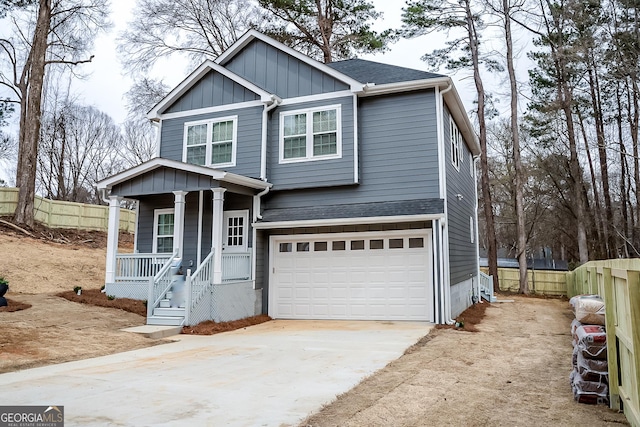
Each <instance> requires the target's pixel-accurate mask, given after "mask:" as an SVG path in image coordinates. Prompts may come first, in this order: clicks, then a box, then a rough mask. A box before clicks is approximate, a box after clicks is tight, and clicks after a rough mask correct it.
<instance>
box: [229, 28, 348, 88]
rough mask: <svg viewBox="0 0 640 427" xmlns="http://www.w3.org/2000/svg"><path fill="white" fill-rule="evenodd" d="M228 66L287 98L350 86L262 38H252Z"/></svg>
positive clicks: (244, 76)
mask: <svg viewBox="0 0 640 427" xmlns="http://www.w3.org/2000/svg"><path fill="white" fill-rule="evenodd" d="M224 66H225V68H227V69H228V70H230V71H231V72H233V73H235V74H237V75H239V76H241V77H243V78H245V79H246V80H248V81H250V82H252V83H254V84H255V85H257V86H259V87H260V88H262V89H264V90H266V91H267V92H269V93H273V94H276V95H278V96H279V97H280V98H283V99H285V98H293V97H298V96H308V95H317V94H320V93H328V92H337V91H340V90H348V89H349V86H348V85H347V84H345V83H343V82H341V81H339V80H336V79H335V78H333V77H331V76H330V75H328V74H326V73H323V72H322V71H320V70H318V69H316V68H314V67H311V66H310V65H308V64H306V63H304V62H302V61H300V60H299V59H297V58H295V57H293V56H291V55H289V54H287V53H285V52H282V51H281V50H278V49H276V48H274V47H273V46H271V45H269V44H267V43H265V42H263V41H261V40H253V41H252V42H250V43H249V44H248V45H247V46H245V47H244V49H242V51H241V52H239V53H238V54H236V55H235V56H234V57H233V58H232V59H231V60H230V61H229V62H227V63H226V64H224Z"/></svg>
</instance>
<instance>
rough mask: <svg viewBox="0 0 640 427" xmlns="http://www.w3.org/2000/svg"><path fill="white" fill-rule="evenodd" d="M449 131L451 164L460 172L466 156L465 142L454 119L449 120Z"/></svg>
mask: <svg viewBox="0 0 640 427" xmlns="http://www.w3.org/2000/svg"><path fill="white" fill-rule="evenodd" d="M449 129H450V132H449V138H450V139H451V163H452V164H453V166H455V167H456V169H458V170H460V163H462V162H463V161H464V156H463V155H462V147H463V146H464V140H463V139H462V134H461V133H460V130H458V126H456V123H455V122H454V121H453V118H450V119H449Z"/></svg>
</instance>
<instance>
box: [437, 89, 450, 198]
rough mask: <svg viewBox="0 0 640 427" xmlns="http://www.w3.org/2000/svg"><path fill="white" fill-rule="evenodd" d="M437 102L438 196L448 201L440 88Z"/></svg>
mask: <svg viewBox="0 0 640 427" xmlns="http://www.w3.org/2000/svg"><path fill="white" fill-rule="evenodd" d="M435 91H436V93H435V100H436V135H437V136H436V142H437V144H438V145H437V147H438V195H439V197H440V198H441V199H443V200H444V201H445V207H446V204H447V202H446V199H447V167H446V160H445V158H446V157H448V156H447V150H445V146H444V113H443V111H442V109H443V104H442V95H441V94H440V88H439V87H436V88H435Z"/></svg>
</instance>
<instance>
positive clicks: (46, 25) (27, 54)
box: [0, 0, 108, 226]
mask: <svg viewBox="0 0 640 427" xmlns="http://www.w3.org/2000/svg"><path fill="white" fill-rule="evenodd" d="M27 12H29V13H30V16H32V17H33V19H32V20H31V21H28V22H35V25H34V26H33V27H30V26H29V25H24V21H20V20H19V19H18V18H17V17H12V22H13V25H14V27H13V33H12V34H13V36H12V37H10V38H4V39H0V54H1V55H2V56H3V59H4V60H5V63H7V64H8V66H9V71H8V72H7V73H2V74H0V85H2V86H5V87H6V88H8V89H9V90H10V91H11V92H12V95H13V96H14V98H13V100H14V102H17V103H19V105H20V132H19V137H18V141H19V145H18V147H19V148H18V164H17V173H16V185H17V186H18V187H19V188H20V191H19V196H18V205H17V208H16V211H15V214H14V220H15V221H16V222H18V223H21V224H25V225H27V226H33V224H34V216H33V200H34V195H35V182H36V165H37V158H38V142H39V137H40V125H41V118H42V117H41V115H42V94H43V88H44V79H45V72H46V69H47V67H48V66H51V65H53V64H59V65H65V66H68V67H72V66H74V65H78V64H81V63H86V62H90V61H91V59H92V56H91V57H87V51H88V50H89V49H90V48H91V41H92V40H93V37H94V36H95V34H96V33H97V32H98V31H99V30H100V29H102V28H105V27H106V26H107V13H108V11H107V4H106V0H55V1H54V0H39V2H37V8H27ZM21 23H22V24H23V25H21Z"/></svg>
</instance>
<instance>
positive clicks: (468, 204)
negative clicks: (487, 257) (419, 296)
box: [443, 108, 478, 285]
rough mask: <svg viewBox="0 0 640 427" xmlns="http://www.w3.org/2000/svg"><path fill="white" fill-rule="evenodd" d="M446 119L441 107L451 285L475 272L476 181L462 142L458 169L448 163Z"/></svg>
mask: <svg viewBox="0 0 640 427" xmlns="http://www.w3.org/2000/svg"><path fill="white" fill-rule="evenodd" d="M449 120H450V115H449V111H448V110H447V109H446V108H445V112H444V123H443V130H444V137H445V147H444V151H445V153H444V155H445V165H446V173H447V216H448V218H447V219H448V231H449V274H450V283H451V285H455V284H457V283H460V282H463V281H465V280H468V279H469V278H470V277H472V276H476V275H477V270H478V267H477V260H478V252H477V247H478V246H477V241H476V236H475V231H476V227H477V224H476V223H475V218H476V192H475V189H476V183H475V181H474V177H473V176H472V175H471V173H470V170H469V149H468V147H467V145H466V144H463V150H462V158H461V159H460V170H457V169H456V168H455V166H454V165H453V163H452V162H451V138H450V127H449ZM458 194H461V195H462V199H461V200H460V199H459V198H458V197H457V195H458ZM469 217H471V218H473V221H474V224H473V230H471V229H470V226H469ZM471 232H473V233H474V236H473V243H472V242H471Z"/></svg>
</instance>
